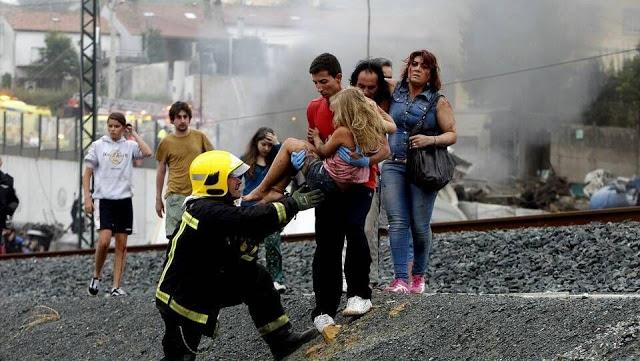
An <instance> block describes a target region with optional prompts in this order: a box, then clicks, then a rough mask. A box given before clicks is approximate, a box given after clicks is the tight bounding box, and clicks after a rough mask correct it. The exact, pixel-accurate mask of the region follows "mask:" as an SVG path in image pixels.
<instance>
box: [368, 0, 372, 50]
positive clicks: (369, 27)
mask: <svg viewBox="0 0 640 361" xmlns="http://www.w3.org/2000/svg"><path fill="white" fill-rule="evenodd" d="M370 50H371V0H367V59H371V54H370Z"/></svg>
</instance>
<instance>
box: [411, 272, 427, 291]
mask: <svg viewBox="0 0 640 361" xmlns="http://www.w3.org/2000/svg"><path fill="white" fill-rule="evenodd" d="M409 292H411V293H423V292H424V276H422V275H413V277H412V278H411V288H409Z"/></svg>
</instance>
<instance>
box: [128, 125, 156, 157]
mask: <svg viewBox="0 0 640 361" xmlns="http://www.w3.org/2000/svg"><path fill="white" fill-rule="evenodd" d="M127 131H128V132H130V133H131V136H133V139H134V140H135V141H136V143H137V144H138V147H139V148H140V152H141V153H142V158H148V157H150V156H151V154H152V152H151V148H150V147H149V146H148V145H147V143H146V142H145V141H144V139H142V137H141V136H140V135H139V134H138V132H136V130H135V129H134V128H133V127H132V126H131V125H127Z"/></svg>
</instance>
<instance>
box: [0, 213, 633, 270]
mask: <svg viewBox="0 0 640 361" xmlns="http://www.w3.org/2000/svg"><path fill="white" fill-rule="evenodd" d="M624 221H637V222H640V207H626V208H610V209H605V210H590V211H576V212H562V213H551V214H540V215H532V216H521V217H505V218H490V219H478V220H471V221H457V222H438V223H433V224H432V225H431V230H432V232H434V233H445V232H470V231H490V230H499V229H514V228H529V227H561V226H572V225H580V224H589V223H592V222H600V223H607V222H613V223H617V222H624ZM380 234H381V235H386V234H387V230H386V229H381V230H380ZM282 238H283V240H284V241H286V242H299V241H311V240H313V239H314V238H315V233H301V234H295V235H286V236H283V237H282ZM164 249H166V245H165V244H152V245H141V246H130V247H127V251H128V252H147V251H161V250H164ZM112 251H113V250H110V252H112ZM94 252H95V251H94V249H92V248H88V249H77V250H66V251H52V252H38V253H29V254H23V253H10V254H4V255H0V261H2V260H7V259H16V258H31V257H36V258H43V257H62V256H74V255H92V254H93V253H94Z"/></svg>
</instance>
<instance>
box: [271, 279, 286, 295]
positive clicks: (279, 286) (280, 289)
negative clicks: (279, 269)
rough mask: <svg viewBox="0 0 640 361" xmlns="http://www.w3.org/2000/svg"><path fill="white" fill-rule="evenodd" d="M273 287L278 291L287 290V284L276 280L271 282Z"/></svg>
mask: <svg viewBox="0 0 640 361" xmlns="http://www.w3.org/2000/svg"><path fill="white" fill-rule="evenodd" d="M273 288H275V289H276V291H278V293H284V291H286V290H287V286H285V285H283V284H281V283H278V282H273Z"/></svg>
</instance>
